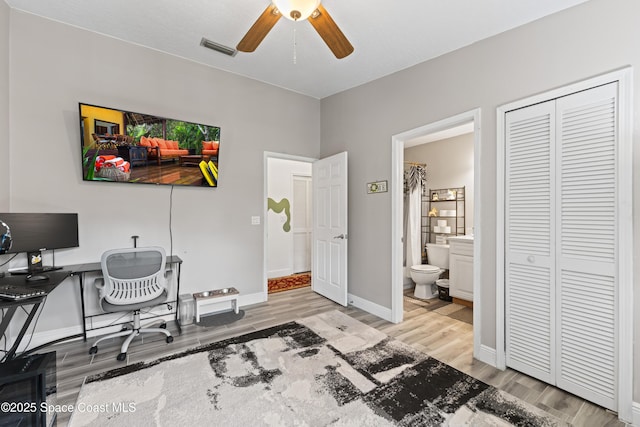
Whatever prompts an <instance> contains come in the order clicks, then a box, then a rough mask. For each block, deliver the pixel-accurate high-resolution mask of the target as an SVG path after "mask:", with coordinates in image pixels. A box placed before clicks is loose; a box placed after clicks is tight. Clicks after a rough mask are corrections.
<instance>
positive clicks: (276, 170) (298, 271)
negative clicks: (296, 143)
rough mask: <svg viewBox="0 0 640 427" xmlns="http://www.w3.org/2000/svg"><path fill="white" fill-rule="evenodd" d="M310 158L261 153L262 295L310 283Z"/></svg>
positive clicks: (309, 284)
mask: <svg viewBox="0 0 640 427" xmlns="http://www.w3.org/2000/svg"><path fill="white" fill-rule="evenodd" d="M313 161H314V159H308V158H301V157H296V156H289V155H285V154H278V153H265V199H266V210H265V220H264V221H265V225H264V229H265V245H264V246H265V252H264V254H265V260H264V263H265V270H264V271H265V281H264V283H265V288H264V291H265V299H266V298H267V295H268V294H271V293H276V292H283V291H287V290H292V289H298V288H301V287H306V286H311V230H312V226H313V224H312V211H311V206H312V204H311V200H312V194H311V191H312V190H311V189H312V164H313Z"/></svg>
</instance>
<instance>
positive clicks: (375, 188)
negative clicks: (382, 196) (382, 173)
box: [367, 181, 387, 194]
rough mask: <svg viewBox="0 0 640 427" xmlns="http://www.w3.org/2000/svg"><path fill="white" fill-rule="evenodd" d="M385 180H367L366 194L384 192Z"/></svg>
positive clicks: (385, 189) (385, 190) (385, 188)
mask: <svg viewBox="0 0 640 427" xmlns="http://www.w3.org/2000/svg"><path fill="white" fill-rule="evenodd" d="M386 192H387V181H376V182H367V194H372V193H386Z"/></svg>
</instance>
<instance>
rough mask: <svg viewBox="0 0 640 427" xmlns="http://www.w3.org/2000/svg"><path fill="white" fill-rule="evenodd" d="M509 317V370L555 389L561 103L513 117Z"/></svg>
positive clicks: (509, 135)
mask: <svg viewBox="0 0 640 427" xmlns="http://www.w3.org/2000/svg"><path fill="white" fill-rule="evenodd" d="M505 124H506V129H505V131H506V132H505V134H506V169H505V171H506V176H505V178H506V182H505V185H506V188H505V207H506V212H505V254H506V259H505V269H506V271H505V298H506V299H505V314H506V319H505V320H506V330H505V332H506V343H505V344H506V346H505V348H506V358H507V365H508V366H510V367H512V368H514V369H517V370H519V371H521V372H524V373H526V374H528V375H531V376H533V377H535V378H538V379H541V380H543V381H546V382H548V383H552V384H553V383H555V364H554V358H555V352H554V349H555V345H554V340H555V305H554V304H555V300H554V298H553V296H554V288H553V280H554V277H553V275H554V263H555V245H554V241H553V236H554V232H555V230H554V222H553V215H554V210H555V205H554V198H553V192H554V191H553V190H554V186H555V182H554V168H553V164H554V159H553V156H554V151H553V150H552V147H554V145H555V144H554V137H555V135H554V131H553V129H554V128H555V102H553V101H551V102H546V103H542V104H538V105H535V106H532V107H527V108H525V109H521V110H515V111H511V112H509V113H507V115H506V118H505Z"/></svg>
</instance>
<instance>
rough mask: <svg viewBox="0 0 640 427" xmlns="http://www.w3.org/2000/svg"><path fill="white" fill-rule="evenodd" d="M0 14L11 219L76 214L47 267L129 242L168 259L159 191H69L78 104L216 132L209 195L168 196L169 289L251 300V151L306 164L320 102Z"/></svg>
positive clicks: (57, 322) (51, 306)
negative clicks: (215, 171)
mask: <svg viewBox="0 0 640 427" xmlns="http://www.w3.org/2000/svg"><path fill="white" fill-rule="evenodd" d="M0 3H1V4H4V2H0ZM2 10H3V17H6V16H4V15H6V10H5V8H3V9H2ZM10 17H11V37H10V44H11V51H10V54H9V55H10V71H11V82H10V87H11V93H10V99H9V106H10V109H11V117H10V123H9V125H10V128H11V139H10V152H11V166H12V167H11V175H10V189H11V209H12V210H13V211H16V212H20V211H45V212H46V211H51V212H67V211H68V212H78V214H79V222H80V225H79V227H80V229H79V235H80V247H79V248H78V249H71V250H61V251H56V263H59V264H69V263H80V262H87V261H97V260H99V259H100V255H101V253H102V252H103V251H104V250H106V249H109V248H117V247H131V246H132V244H133V242H132V240H131V239H130V236H132V235H134V234H135V235H139V236H140V240H139V242H138V243H139V244H140V245H160V246H163V247H165V248H166V250H167V251H169V250H170V248H171V242H170V236H169V212H170V206H171V205H170V201H171V199H170V196H171V188H170V187H169V186H154V185H134V184H118V183H99V182H83V181H82V177H81V167H80V157H81V149H80V135H79V124H78V102H87V103H91V104H97V105H102V106H107V107H115V108H122V109H125V110H130V111H136V112H142V113H150V114H154V115H158V116H163V117H170V118H176V119H183V120H188V121H193V122H197V123H205V124H212V125H217V126H220V127H221V146H220V164H219V170H220V180H219V187H218V188H216V189H207V188H184V187H176V188H175V189H174V191H173V205H172V209H173V211H172V212H173V217H172V224H173V253H174V254H177V255H179V256H180V257H181V258H182V259H183V260H184V265H183V268H182V282H181V292H195V291H198V290H206V289H215V288H220V287H223V286H235V287H236V288H237V289H238V290H239V291H240V293H241V294H242V295H249V294H254V293H257V292H262V290H263V283H262V278H263V253H262V252H263V250H262V247H263V229H262V226H253V225H251V216H260V217H262V218H263V219H264V212H263V181H264V180H263V162H264V158H263V155H264V154H263V153H264V151H272V152H282V153H288V154H293V155H300V156H305V157H318V155H319V140H320V136H319V135H320V101H319V100H317V99H313V98H310V97H306V96H302V95H300V94H296V93H293V92H290V91H286V90H283V89H280V88H277V87H274V86H270V85H266V84H264V83H260V82H257V81H255V80H249V79H247V78H243V77H240V76H236V75H233V74H230V73H226V72H222V71H219V70H215V69H212V68H210V67H206V66H203V65H201V64H197V63H194V62H189V61H185V60H184V59H181V58H178V57H174V56H170V55H166V54H162V53H160V52H157V51H154V50H151V49H145V48H142V47H140V46H136V45H131V44H127V43H124V42H122V41H119V40H116V39H112V38H108V37H105V36H102V35H98V34H94V33H90V32H87V31H84V30H81V29H78V28H75V27H70V26H66V25H62V24H60V23H57V22H53V21H49V20H45V19H42V18H39V17H36V16H34V15H29V14H25V13H23V12H19V11H16V10H11V13H10ZM2 28H5V27H4V26H2ZM3 32H4V30H3ZM2 61H3V63H5V62H4V61H6V60H5V59H4V57H3V59H2ZM283 116H286V117H287V123H286V126H285V125H284V123H283V122H282V117H283ZM2 128H4V127H2ZM6 151H7V150H6V147H4V149H3V151H2V152H0V158H4V157H5V154H6ZM3 185H4V184H3ZM2 261H3V258H2V257H0V262H2ZM45 261H50V260H48V259H46V258H45ZM73 283H74V282H73V281H67V282H65V284H63V286H61V287H60V288H59V290H56V292H55V293H54V294H52V295H51V297H50V299H48V300H47V304H46V309H45V311H44V312H43V315H42V317H41V319H40V322H39V328H38V331H43V330H47V329H56V328H65V327H71V326H77V325H79V324H80V323H79V320H78V318H79V316H78V314H77V313H78V312H79V307H78V303H79V300H78V298H77V297H76V293H77V292H76V290H75V289H74V286H73Z"/></svg>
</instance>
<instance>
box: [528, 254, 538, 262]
mask: <svg viewBox="0 0 640 427" xmlns="http://www.w3.org/2000/svg"><path fill="white" fill-rule="evenodd" d="M527 261H529V262H530V263H532V264H533V263H534V262H536V257H534V256H533V255H529V256H528V257H527Z"/></svg>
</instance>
